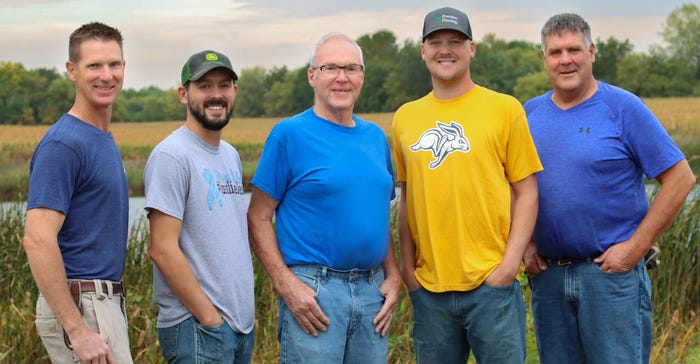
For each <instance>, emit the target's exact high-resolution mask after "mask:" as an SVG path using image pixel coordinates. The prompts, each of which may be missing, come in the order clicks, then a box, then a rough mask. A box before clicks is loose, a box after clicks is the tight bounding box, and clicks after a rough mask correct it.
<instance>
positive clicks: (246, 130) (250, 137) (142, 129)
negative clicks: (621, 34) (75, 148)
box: [0, 111, 700, 146]
mask: <svg viewBox="0 0 700 364" xmlns="http://www.w3.org/2000/svg"><path fill="white" fill-rule="evenodd" d="M699 112H700V111H699ZM360 117H363V118H365V119H367V120H370V121H373V122H375V123H377V124H379V125H380V126H381V127H382V128H383V129H384V131H385V132H386V133H389V132H390V127H391V119H392V117H393V114H392V113H382V114H362V115H360ZM280 119H281V118H236V117H234V118H233V120H231V123H230V124H229V125H228V126H227V127H226V128H224V136H223V138H224V140H227V141H229V142H233V143H238V142H261V143H262V142H264V141H265V139H266V138H267V134H268V133H269V132H270V129H272V127H273V126H274V125H275V124H277V123H278V122H279V121H280ZM180 125H182V121H159V122H151V123H113V124H112V133H114V138H115V140H116V141H117V143H118V144H120V145H125V146H140V145H150V146H155V145H156V144H158V142H160V141H161V140H163V138H165V137H166V136H167V135H168V134H170V133H171V132H172V131H173V130H175V129H177V128H178V127H180ZM48 127H49V126H48V125H39V126H17V125H0V144H14V143H18V144H24V143H37V142H38V141H39V140H40V139H41V137H42V136H43V135H44V133H45V132H46V129H48Z"/></svg>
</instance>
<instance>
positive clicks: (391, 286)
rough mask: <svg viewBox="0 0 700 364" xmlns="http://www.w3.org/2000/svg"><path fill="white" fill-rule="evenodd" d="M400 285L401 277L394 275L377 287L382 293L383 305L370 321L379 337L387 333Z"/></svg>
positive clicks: (397, 299) (397, 301) (397, 300)
mask: <svg viewBox="0 0 700 364" xmlns="http://www.w3.org/2000/svg"><path fill="white" fill-rule="evenodd" d="M402 284H403V282H402V279H401V277H400V276H399V275H398V274H395V275H392V276H390V277H387V278H386V279H384V282H382V285H381V286H380V287H379V290H380V291H382V293H384V304H383V305H382V308H381V309H380V310H379V313H377V316H375V317H374V319H373V320H372V323H373V324H374V332H376V333H379V334H380V335H381V336H384V335H386V333H387V332H388V331H389V326H391V319H392V317H393V316H394V309H395V308H396V306H397V305H398V303H399V293H400V292H401V285H402Z"/></svg>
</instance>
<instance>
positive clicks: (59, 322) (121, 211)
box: [24, 23, 132, 363]
mask: <svg viewBox="0 0 700 364" xmlns="http://www.w3.org/2000/svg"><path fill="white" fill-rule="evenodd" d="M124 64H125V62H124V57H123V52H122V36H121V34H120V32H119V31H118V30H117V29H114V28H112V27H109V26H107V25H104V24H101V23H89V24H85V25H83V26H82V27H80V28H78V29H77V30H76V31H74V32H73V34H71V36H70V44H69V60H68V62H66V70H67V72H68V76H69V77H70V79H71V80H72V81H73V82H74V83H75V88H76V96H75V103H74V104H73V107H71V109H70V110H69V111H68V112H67V113H66V114H65V115H63V117H61V118H60V119H59V120H58V121H57V122H56V124H54V125H53V126H52V127H51V128H50V129H49V130H48V131H47V132H46V135H44V137H43V139H42V140H41V142H40V143H39V145H38V146H37V148H36V150H35V151H34V155H33V157H32V160H31V163H30V167H29V168H30V177H29V195H28V199H27V218H26V225H25V228H26V231H25V236H24V249H25V251H26V253H27V257H28V260H29V266H30V267H31V270H32V274H33V276H34V279H35V280H36V284H37V286H38V288H39V292H40V294H39V299H38V302H37V313H36V327H37V331H38V332H39V336H40V337H41V340H42V341H43V343H44V346H45V347H46V350H47V351H48V353H49V357H50V358H51V361H52V362H54V363H71V362H74V361H77V360H79V361H80V362H83V363H89V362H108V363H130V362H131V361H132V359H131V354H130V351H129V336H128V327H127V324H126V313H125V311H124V307H125V299H126V290H125V287H124V284H123V283H122V282H121V279H122V275H123V273H124V264H125V261H126V242H127V231H128V218H129V191H128V187H127V179H126V172H125V170H124V165H123V163H122V159H121V156H120V154H119V150H118V149H117V145H116V143H115V142H114V137H113V136H112V133H111V132H110V124H111V117H112V104H113V102H114V99H115V98H116V97H117V95H118V94H119V91H120V90H121V88H122V83H123V81H124Z"/></svg>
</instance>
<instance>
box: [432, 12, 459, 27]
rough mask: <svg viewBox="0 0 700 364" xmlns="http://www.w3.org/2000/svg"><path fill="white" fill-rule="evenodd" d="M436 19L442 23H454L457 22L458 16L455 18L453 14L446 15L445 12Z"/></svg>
mask: <svg viewBox="0 0 700 364" xmlns="http://www.w3.org/2000/svg"><path fill="white" fill-rule="evenodd" d="M436 20H439V21H441V22H444V23H452V24H455V25H457V24H459V18H457V17H456V16H454V15H447V14H443V15H438V17H437V18H436Z"/></svg>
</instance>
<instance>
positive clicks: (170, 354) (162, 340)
mask: <svg viewBox="0 0 700 364" xmlns="http://www.w3.org/2000/svg"><path fill="white" fill-rule="evenodd" d="M179 329H180V325H174V326H171V327H165V328H159V329H158V343H159V344H160V350H161V351H162V352H163V357H164V358H165V359H166V360H167V361H168V362H171V361H172V360H174V359H175V357H176V356H177V339H178V333H179Z"/></svg>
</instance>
